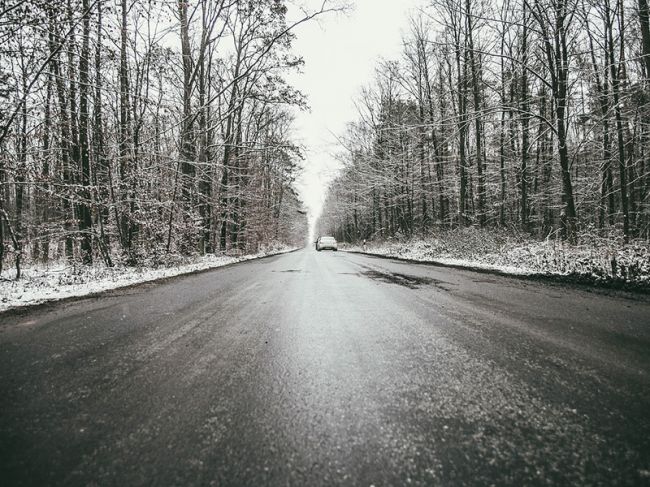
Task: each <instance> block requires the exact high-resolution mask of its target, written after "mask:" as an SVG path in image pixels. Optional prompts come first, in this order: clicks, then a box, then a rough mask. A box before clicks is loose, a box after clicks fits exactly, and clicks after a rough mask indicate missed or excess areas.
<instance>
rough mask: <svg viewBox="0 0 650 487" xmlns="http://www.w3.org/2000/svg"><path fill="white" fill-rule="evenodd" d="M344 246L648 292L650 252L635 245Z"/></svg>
mask: <svg viewBox="0 0 650 487" xmlns="http://www.w3.org/2000/svg"><path fill="white" fill-rule="evenodd" d="M342 250H347V251H351V252H360V253H365V254H369V255H376V256H380V257H392V258H398V259H405V260H411V261H417V262H427V263H432V264H439V265H446V266H452V267H461V268H467V269H477V270H485V271H490V272H496V273H500V274H510V275H518V276H550V277H555V278H565V279H567V280H571V281H575V282H583V283H590V284H605V285H615V286H617V287H626V288H634V289H639V290H650V253H649V252H648V249H647V248H645V247H642V246H638V245H634V244H632V245H625V246H616V247H612V246H606V247H605V246H598V245H593V244H592V245H582V246H570V245H565V244H562V243H561V242H557V241H554V240H551V241H542V242H538V241H528V242H513V241H510V242H499V244H498V245H495V244H494V242H489V241H481V242H478V243H477V242H476V241H474V242H471V243H469V244H467V241H465V242H464V243H458V242H450V241H449V240H444V239H427V240H411V241H406V242H383V243H375V242H371V243H369V244H368V245H367V246H366V247H365V249H364V248H362V247H361V246H345V248H343V249H342Z"/></svg>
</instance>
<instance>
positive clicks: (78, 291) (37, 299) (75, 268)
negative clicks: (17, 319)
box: [0, 246, 295, 312]
mask: <svg viewBox="0 0 650 487" xmlns="http://www.w3.org/2000/svg"><path fill="white" fill-rule="evenodd" d="M292 250H295V248H292V247H286V246H274V247H271V248H267V249H265V250H263V251H261V252H258V253H257V254H249V255H242V256H227V255H214V254H208V255H204V256H202V257H197V258H194V259H187V260H186V261H185V262H183V263H180V264H177V265H172V266H165V267H158V268H155V269H154V268H149V267H124V266H115V267H106V266H104V265H102V264H99V265H95V266H83V265H74V264H70V263H68V262H52V263H50V264H49V265H38V266H29V267H25V268H24V269H23V275H22V277H21V279H20V280H18V281H16V280H15V279H13V277H14V269H12V268H9V269H5V271H3V273H2V276H0V312H2V311H6V310H8V309H10V308H17V307H22V306H30V305H34V304H40V303H44V302H46V301H56V300H59V299H63V298H68V297H72V296H86V295H88V294H93V293H97V292H100V291H107V290H110V289H117V288H120V287H124V286H130V285H132V284H138V283H142V282H148V281H155V280H157V279H162V278H165V277H172V276H178V275H181V274H188V273H191V272H196V271H200V270H204V269H212V268H216V267H222V266H225V265H228V264H233V263H235V262H242V261H245V260H251V259H258V258H260V257H266V256H269V255H275V254H281V253H285V252H290V251H292Z"/></svg>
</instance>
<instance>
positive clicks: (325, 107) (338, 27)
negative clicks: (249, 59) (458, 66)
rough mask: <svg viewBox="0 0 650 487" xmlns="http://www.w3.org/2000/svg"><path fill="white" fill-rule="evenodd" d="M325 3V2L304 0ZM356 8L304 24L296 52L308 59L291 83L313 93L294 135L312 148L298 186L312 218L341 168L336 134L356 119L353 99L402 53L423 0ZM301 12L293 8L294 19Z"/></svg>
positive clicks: (358, 0) (369, 0)
mask: <svg viewBox="0 0 650 487" xmlns="http://www.w3.org/2000/svg"><path fill="white" fill-rule="evenodd" d="M303 1H304V3H306V4H309V5H312V6H313V5H315V4H318V5H320V3H321V0H303ZM350 3H351V4H352V5H353V10H352V11H350V12H347V13H344V14H339V13H333V14H329V15H327V16H325V17H323V18H322V19H321V20H320V21H318V22H315V21H312V22H310V23H308V24H302V25H300V26H299V27H298V28H297V29H296V31H295V33H296V35H297V39H296V40H295V41H294V44H293V47H294V48H293V51H294V52H295V53H296V54H299V55H301V56H303V57H304V59H305V66H304V68H303V72H302V74H299V75H291V76H290V77H289V81H290V82H291V83H292V84H293V85H294V86H295V87H296V88H298V89H299V90H301V91H302V92H303V93H304V94H306V95H307V97H308V103H309V105H310V107H311V111H310V112H301V113H298V114H297V115H296V117H297V118H296V122H295V134H294V136H295V139H296V141H297V142H299V143H300V144H303V145H304V146H305V147H306V148H307V153H306V154H305V156H306V160H305V172H304V175H303V177H302V178H301V180H300V181H298V185H297V186H298V189H299V191H300V193H301V195H302V198H303V201H304V202H305V204H306V205H307V207H308V209H309V211H310V215H311V217H312V220H313V219H314V218H315V217H317V216H318V215H319V214H320V211H321V208H322V204H323V199H324V197H325V192H326V190H327V183H328V181H329V180H330V179H331V178H332V176H333V175H334V174H335V172H336V169H337V167H338V165H339V164H338V162H337V161H336V159H335V157H334V155H335V154H336V152H339V151H340V148H339V147H338V146H337V143H336V135H342V134H343V133H344V131H345V126H346V124H347V123H348V122H351V121H354V120H355V118H356V111H355V108H354V99H355V98H356V97H357V95H358V94H359V93H360V90H361V87H362V86H364V85H367V84H368V83H369V82H370V81H371V80H372V78H373V76H374V70H375V66H376V65H377V61H378V60H379V59H380V58H386V59H393V58H396V57H398V56H399V55H400V52H401V44H402V34H403V33H405V32H406V30H407V25H408V15H409V12H411V11H412V10H413V9H414V8H415V7H417V6H420V5H422V3H423V1H422V0H351V2H350ZM292 16H293V17H294V18H295V17H297V16H298V13H297V12H291V11H290V12H289V18H291V17H292Z"/></svg>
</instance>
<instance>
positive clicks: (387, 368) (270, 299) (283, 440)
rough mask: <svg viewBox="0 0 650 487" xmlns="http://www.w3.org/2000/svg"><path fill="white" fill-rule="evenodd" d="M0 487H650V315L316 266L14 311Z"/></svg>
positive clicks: (5, 348)
mask: <svg viewBox="0 0 650 487" xmlns="http://www.w3.org/2000/svg"><path fill="white" fill-rule="evenodd" d="M0 391H1V394H0V479H2V480H1V481H0V483H2V485H6V486H14V485H15V486H19V485H101V486H104V485H119V486H123V485H130V486H132V485H179V486H190V485H251V486H259V485H305V486H315V485H366V486H369V485H375V486H379V485H490V484H496V485H517V486H519V485H608V486H609V485H650V301H648V299H647V297H639V296H637V297H636V298H635V297H633V296H632V297H630V296H625V295H612V294H611V293H610V294H606V293H602V292H588V291H586V290H584V289H572V288H570V287H565V286H562V285H557V284H545V283H539V282H534V281H530V280H521V279H516V278H509V277H502V276H495V275H490V274H481V273H476V272H471V271H461V270H457V269H448V268H444V267H434V266H428V265H417V264H410V263H405V262H399V261H393V260H387V259H379V258H375V257H369V256H364V255H359V254H348V253H343V252H338V253H335V252H319V253H318V252H315V251H313V250H303V251H299V252H295V253H291V254H286V255H282V256H276V257H271V258H266V259H261V260H257V261H251V262H246V263H241V264H237V265H233V266H229V267H225V268H221V269H217V270H214V271H210V272H206V273H201V274H195V275H190V276H184V277H180V278H175V279H172V280H169V281H165V282H162V283H156V284H146V285H141V286H137V287H134V288H129V289H125V290H121V291H120V290H118V291H114V292H111V293H108V294H105V295H103V296H101V297H99V298H87V299H82V300H78V301H73V302H64V303H60V304H54V305H51V306H47V307H44V308H38V309H36V310H34V311H30V312H23V313H19V314H16V313H8V314H2V315H0Z"/></svg>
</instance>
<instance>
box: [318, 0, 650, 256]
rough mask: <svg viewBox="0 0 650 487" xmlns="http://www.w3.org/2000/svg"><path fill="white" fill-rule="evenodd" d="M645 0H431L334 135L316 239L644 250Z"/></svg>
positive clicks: (649, 229) (649, 178)
mask: <svg viewBox="0 0 650 487" xmlns="http://www.w3.org/2000/svg"><path fill="white" fill-rule="evenodd" d="M649 97H650V29H649V20H648V3H647V1H646V0H634V1H633V2H632V1H629V0H503V1H500V2H495V1H488V0H431V1H427V2H425V3H423V5H422V8H421V9H420V10H419V11H418V12H417V13H415V14H414V15H412V18H411V22H410V28H409V30H408V32H405V33H404V37H403V49H402V54H401V56H400V57H399V58H397V59H382V60H381V61H379V62H378V64H377V67H376V75H375V77H374V79H373V80H372V82H370V83H369V84H367V85H366V87H365V88H364V89H363V91H362V92H361V94H360V96H359V97H358V99H357V109H358V110H357V111H358V117H357V119H356V120H355V121H351V123H350V124H349V126H348V130H347V132H346V133H345V134H343V135H342V136H341V139H340V141H341V145H342V147H343V149H342V151H341V153H340V159H341V161H342V163H343V170H342V172H341V174H340V175H339V176H338V177H337V178H336V179H335V180H334V182H333V184H332V186H331V187H330V190H329V193H328V196H327V200H326V203H325V208H324V211H323V214H322V216H321V219H320V222H319V229H320V232H321V233H323V234H325V233H331V234H333V235H335V236H336V237H337V238H338V239H339V240H343V241H348V242H361V241H363V240H365V239H368V240H374V241H380V240H385V239H403V240H404V239H409V238H411V239H412V238H416V237H417V238H422V237H425V238H426V237H427V236H431V235H436V234H441V233H444V232H448V231H451V230H453V229H462V228H472V229H477V231H478V232H482V233H483V234H484V235H487V234H489V233H490V232H495V231H497V232H498V231H503V232H506V233H510V234H517V235H524V236H527V238H530V239H537V240H544V239H555V240H557V241H561V242H563V245H575V244H580V243H582V242H584V241H585V240H590V241H593V239H604V240H608V241H610V242H614V244H616V243H617V242H618V244H619V245H627V244H628V243H630V242H636V243H637V244H641V245H644V246H647V241H648V240H649V239H650V201H649V194H650V193H649V190H650V104H649V102H650V98H649Z"/></svg>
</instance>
